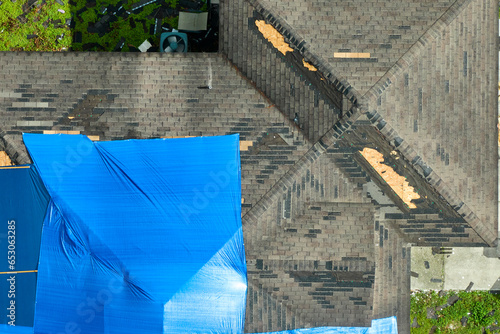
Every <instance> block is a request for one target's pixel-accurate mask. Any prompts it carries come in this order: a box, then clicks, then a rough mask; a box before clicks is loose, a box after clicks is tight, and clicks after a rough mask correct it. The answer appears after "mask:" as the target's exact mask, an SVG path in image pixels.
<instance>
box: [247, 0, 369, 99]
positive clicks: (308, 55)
mask: <svg viewBox="0 0 500 334" xmlns="http://www.w3.org/2000/svg"><path fill="white" fill-rule="evenodd" d="M244 1H245V2H248V3H249V4H250V5H251V6H253V7H254V8H255V9H256V11H257V12H259V13H260V14H261V15H262V16H263V17H264V18H265V19H266V21H268V23H270V24H271V25H272V26H273V27H274V28H275V29H276V30H277V31H278V32H279V33H280V34H282V35H283V37H284V38H285V41H287V42H288V43H289V44H291V45H292V46H293V48H295V49H296V50H298V51H299V52H300V53H301V55H302V56H303V57H304V59H305V60H306V61H307V62H309V63H310V64H312V65H313V66H314V67H316V68H317V70H318V71H319V72H320V73H321V74H323V76H324V77H325V78H326V80H327V81H328V83H329V84H333V85H334V87H335V88H336V89H337V90H338V91H340V92H342V93H343V94H344V96H345V97H347V98H348V99H349V100H350V101H351V102H352V103H353V104H354V105H356V104H357V101H358V100H359V99H360V98H361V97H362V96H361V94H360V93H359V92H358V91H357V89H356V88H354V86H352V85H351V84H350V83H349V81H348V80H347V78H345V77H342V76H340V75H339V74H336V73H335V71H334V69H333V67H332V66H331V65H330V64H329V63H328V61H326V60H325V59H323V58H321V57H320V56H318V55H317V54H315V53H313V52H312V51H311V50H310V46H309V43H308V42H307V41H306V40H305V39H304V38H303V37H302V36H301V35H300V34H299V33H298V32H297V31H296V30H295V29H294V28H293V27H292V26H290V25H289V24H288V23H287V22H286V20H285V19H283V18H282V17H281V16H280V15H279V14H277V13H275V11H274V10H272V9H270V8H268V7H267V6H265V5H263V4H262V3H261V0H244Z"/></svg>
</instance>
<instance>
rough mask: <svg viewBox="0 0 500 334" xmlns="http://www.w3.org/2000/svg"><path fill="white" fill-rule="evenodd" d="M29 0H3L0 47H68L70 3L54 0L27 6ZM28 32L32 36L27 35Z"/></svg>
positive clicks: (0, 16) (53, 48) (69, 40)
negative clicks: (59, 2) (67, 22)
mask: <svg viewBox="0 0 500 334" xmlns="http://www.w3.org/2000/svg"><path fill="white" fill-rule="evenodd" d="M29 2H30V1H21V0H18V1H16V2H15V3H13V2H12V1H11V0H4V1H3V3H2V4H1V5H0V50H2V51H21V50H24V51H61V50H69V48H70V47H71V39H72V36H71V31H70V30H69V28H68V27H67V25H66V20H67V19H70V18H71V13H70V5H69V4H68V3H67V1H65V2H64V5H60V4H58V3H57V2H56V1H55V0H45V3H44V4H38V5H35V6H33V7H31V8H30V7H29V6H28V4H27V3H29ZM28 35H32V36H30V37H31V38H28V37H27V36H28Z"/></svg>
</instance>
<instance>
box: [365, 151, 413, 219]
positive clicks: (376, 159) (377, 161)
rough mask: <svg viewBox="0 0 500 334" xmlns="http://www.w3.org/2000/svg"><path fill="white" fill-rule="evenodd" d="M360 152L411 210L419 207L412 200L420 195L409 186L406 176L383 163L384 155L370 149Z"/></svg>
mask: <svg viewBox="0 0 500 334" xmlns="http://www.w3.org/2000/svg"><path fill="white" fill-rule="evenodd" d="M359 152H360V153H361V155H362V156H363V157H364V158H365V159H366V161H368V163H369V164H370V165H372V167H373V168H374V169H375V171H376V172H377V173H378V174H379V175H380V176H381V177H382V179H384V181H385V182H387V184H388V185H389V186H390V187H391V189H392V190H394V192H395V193H396V195H398V197H399V198H401V200H402V201H403V202H404V203H405V204H406V205H408V207H409V208H411V209H415V208H416V207H417V206H416V205H415V204H414V203H412V200H413V199H418V198H420V195H419V194H417V193H416V192H415V189H414V188H413V187H412V186H410V185H409V184H408V181H406V178H405V177H404V176H401V175H399V174H398V173H396V172H395V171H394V169H392V168H391V167H390V166H387V165H385V164H384V163H383V162H384V155H383V154H382V153H380V152H378V151H377V150H374V149H372V148H368V147H365V148H364V149H363V151H359Z"/></svg>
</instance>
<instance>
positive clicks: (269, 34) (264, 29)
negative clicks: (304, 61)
mask: <svg viewBox="0 0 500 334" xmlns="http://www.w3.org/2000/svg"><path fill="white" fill-rule="evenodd" d="M255 25H256V26H257V28H258V29H259V31H260V33H261V34H262V35H263V36H264V38H265V39H267V40H268V41H269V42H271V44H272V45H273V46H274V47H275V48H276V49H278V51H279V52H281V53H282V54H283V55H284V54H286V53H287V52H288V51H290V52H293V49H292V48H291V47H290V45H289V44H288V43H286V42H285V38H284V37H283V35H281V34H280V33H279V32H278V30H276V29H274V27H273V26H272V25H270V24H267V23H266V22H264V21H263V20H257V21H255Z"/></svg>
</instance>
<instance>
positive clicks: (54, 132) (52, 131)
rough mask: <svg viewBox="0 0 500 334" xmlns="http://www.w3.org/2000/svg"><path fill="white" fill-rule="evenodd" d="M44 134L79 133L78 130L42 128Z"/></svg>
mask: <svg viewBox="0 0 500 334" xmlns="http://www.w3.org/2000/svg"><path fill="white" fill-rule="evenodd" d="M43 134H44V135H55V134H64V135H79V134H80V131H64V130H44V131H43Z"/></svg>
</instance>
